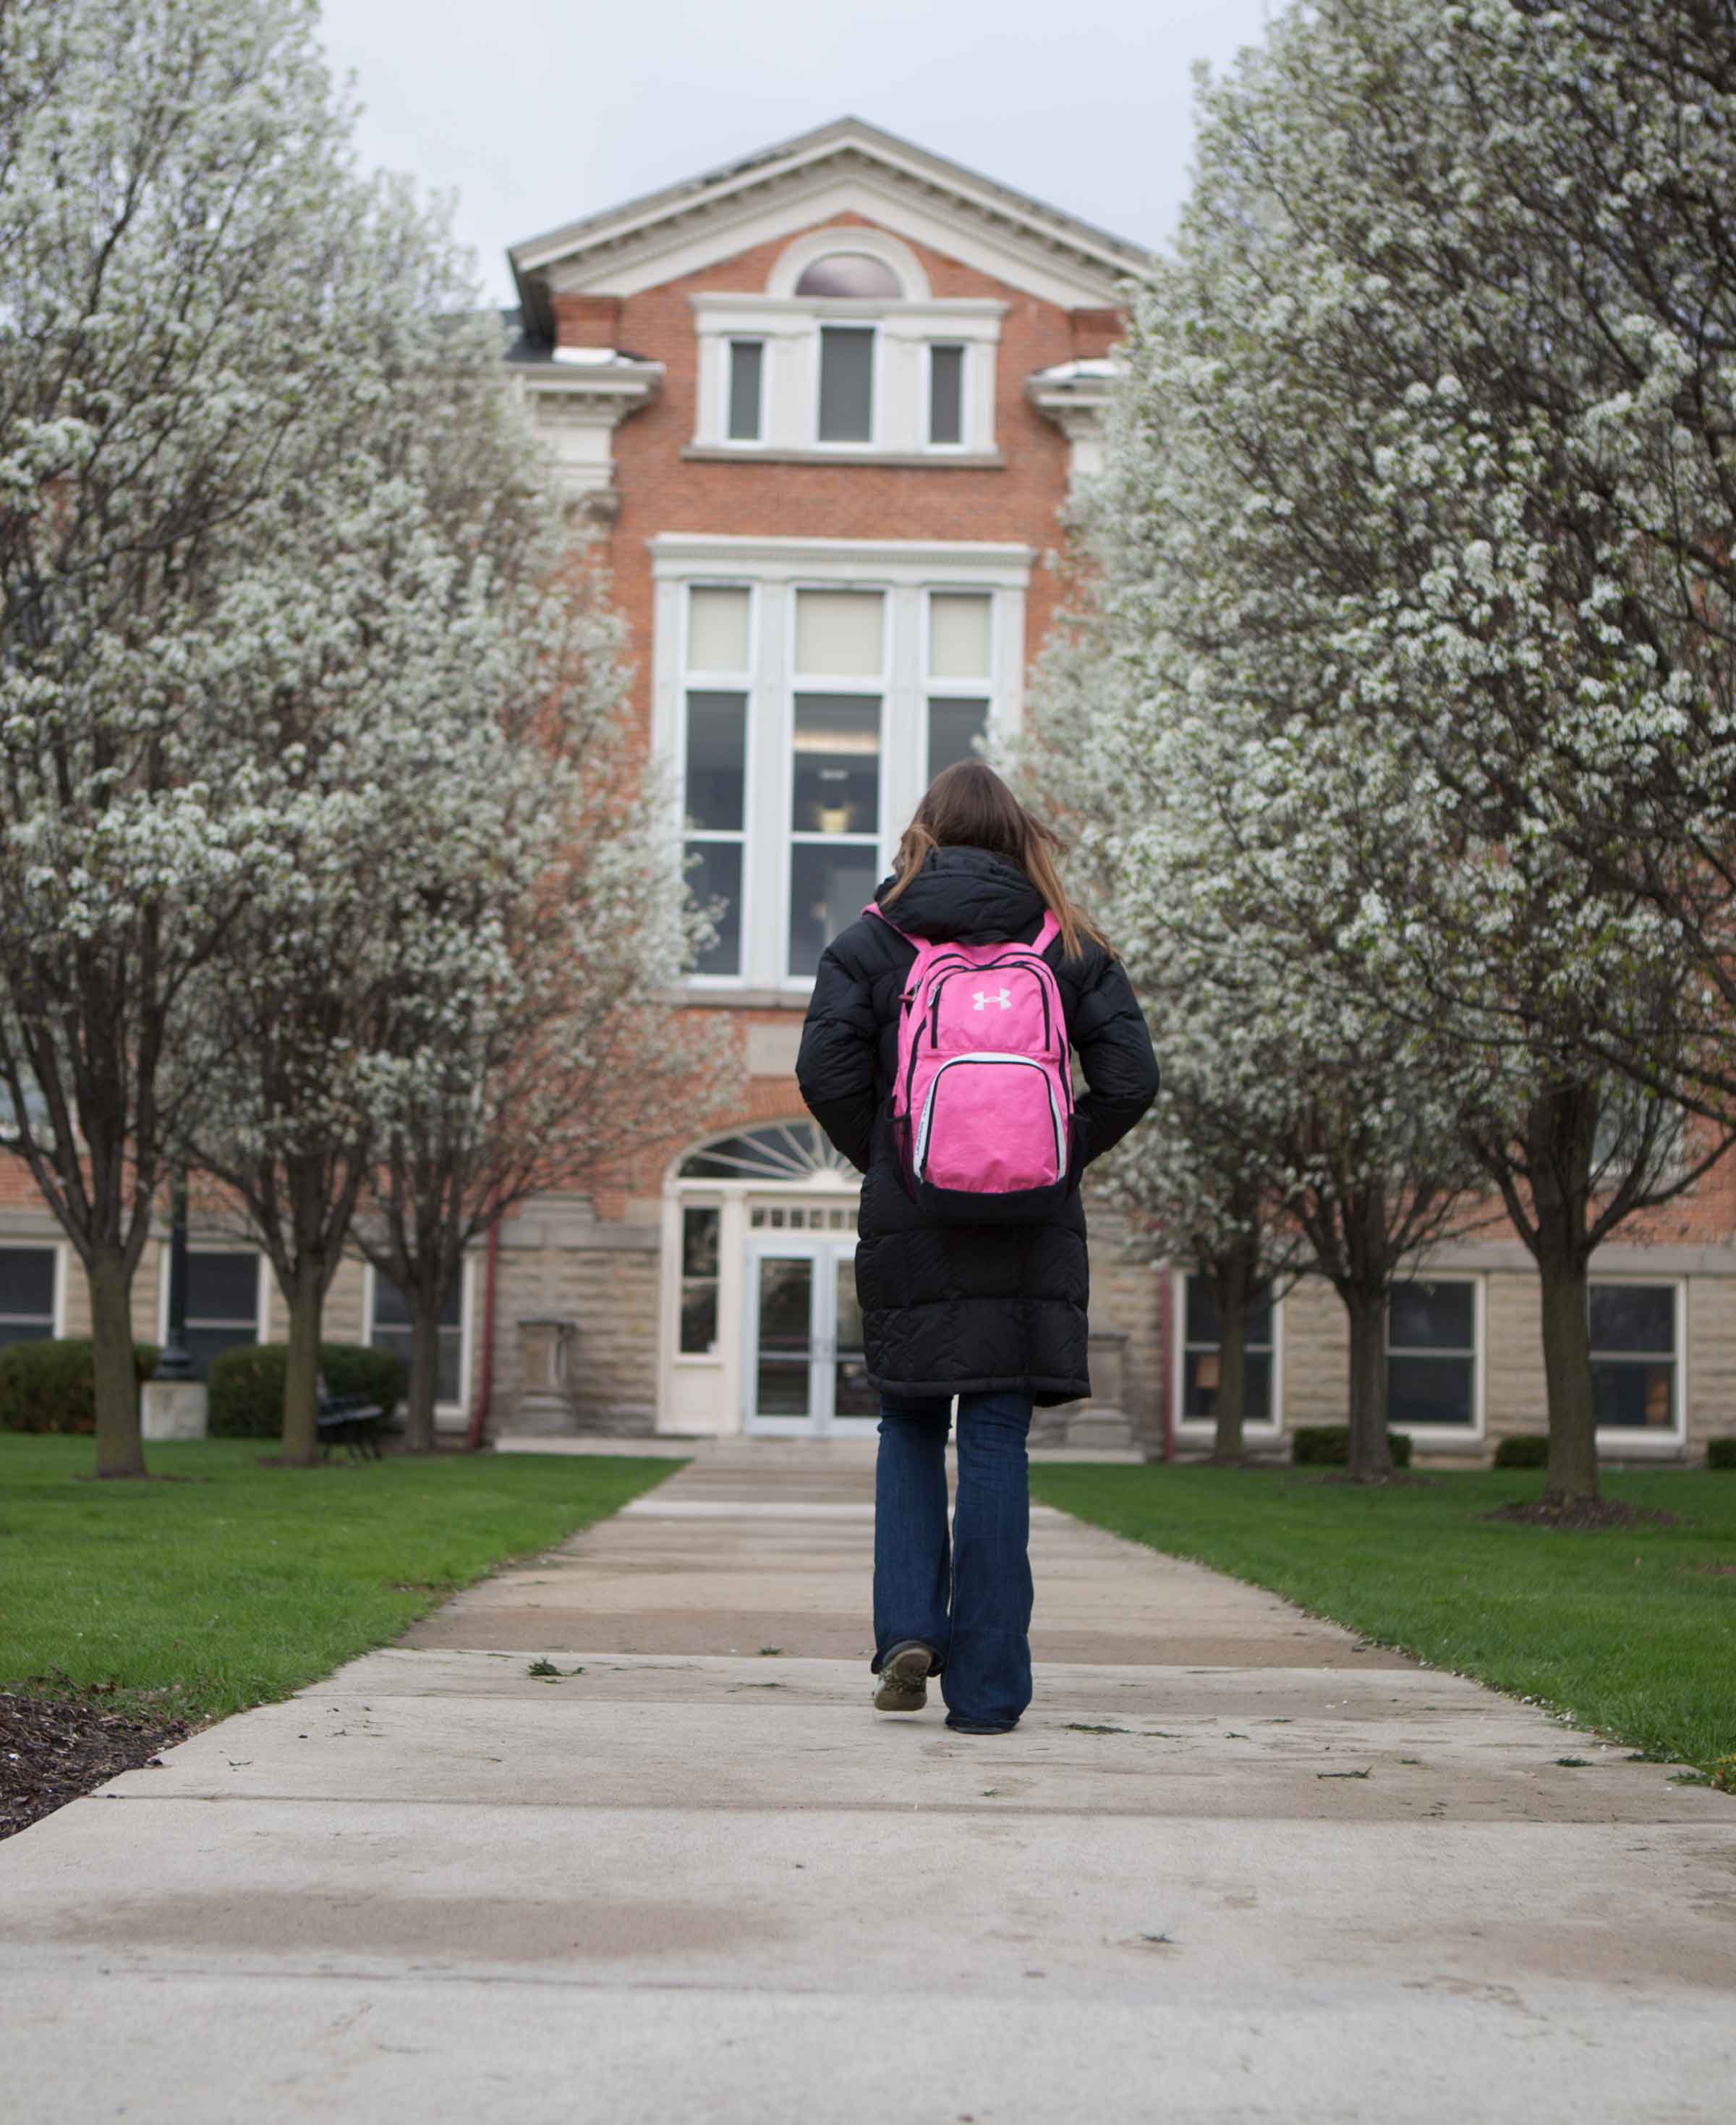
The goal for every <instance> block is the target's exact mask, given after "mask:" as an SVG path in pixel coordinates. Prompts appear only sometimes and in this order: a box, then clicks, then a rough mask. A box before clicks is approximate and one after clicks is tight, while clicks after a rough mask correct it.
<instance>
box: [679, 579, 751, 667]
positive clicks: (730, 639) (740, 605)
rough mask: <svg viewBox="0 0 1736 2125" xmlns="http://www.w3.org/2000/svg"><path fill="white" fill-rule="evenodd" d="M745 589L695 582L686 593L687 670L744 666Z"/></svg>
mask: <svg viewBox="0 0 1736 2125" xmlns="http://www.w3.org/2000/svg"><path fill="white" fill-rule="evenodd" d="M747 617H748V593H747V592H746V591H732V590H715V589H712V588H710V587H706V586H703V585H699V584H695V585H694V587H693V589H691V590H690V591H689V592H688V593H687V668H688V670H689V671H746V669H747Z"/></svg>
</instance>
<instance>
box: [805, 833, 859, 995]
mask: <svg viewBox="0 0 1736 2125" xmlns="http://www.w3.org/2000/svg"><path fill="white" fill-rule="evenodd" d="M874 858H875V851H874V850H873V849H871V848H863V847H852V846H849V844H848V843H844V844H842V845H840V846H833V847H830V848H829V847H827V846H826V844H825V843H824V842H823V841H798V842H797V844H796V846H795V847H794V848H793V849H792V850H790V887H789V894H790V909H789V970H790V972H791V973H793V974H812V973H817V972H818V971H819V968H820V954H821V953H822V952H823V951H824V950H825V949H826V946H827V945H829V944H830V942H831V941H832V940H833V938H834V937H835V936H836V935H838V933H839V931H840V930H842V929H843V928H844V926H845V925H846V924H847V923H850V922H854V921H855V919H856V917H857V916H859V914H860V913H861V912H862V910H863V905H864V904H865V903H866V902H867V900H868V895H869V894H870V893H872V892H873V889H874V873H875V869H876V868H877V866H876V864H875V860H874Z"/></svg>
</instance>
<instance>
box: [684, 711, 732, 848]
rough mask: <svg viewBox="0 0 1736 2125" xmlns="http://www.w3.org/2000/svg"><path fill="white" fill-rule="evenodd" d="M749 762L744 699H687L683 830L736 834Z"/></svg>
mask: <svg viewBox="0 0 1736 2125" xmlns="http://www.w3.org/2000/svg"><path fill="white" fill-rule="evenodd" d="M746 761H747V696H746V694H689V695H688V697H687V783H686V790H685V799H686V810H687V826H688V831H689V832H694V830H695V829H696V828H704V827H708V828H710V829H711V830H712V831H713V832H723V833H739V832H741V826H742V813H741V802H742V788H743V780H744V775H745V772H746Z"/></svg>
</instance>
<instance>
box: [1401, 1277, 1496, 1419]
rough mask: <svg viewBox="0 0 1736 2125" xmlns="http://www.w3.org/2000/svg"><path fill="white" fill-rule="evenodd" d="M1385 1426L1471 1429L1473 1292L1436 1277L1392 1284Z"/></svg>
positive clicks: (1474, 1410) (1459, 1283) (1474, 1373)
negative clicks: (1445, 1426)
mask: <svg viewBox="0 0 1736 2125" xmlns="http://www.w3.org/2000/svg"><path fill="white" fill-rule="evenodd" d="M1386 1421H1387V1423H1388V1424H1389V1425H1394V1426H1395V1427H1397V1428H1399V1429H1400V1430H1402V1429H1404V1428H1406V1427H1408V1426H1411V1425H1456V1426H1458V1427H1459V1428H1461V1430H1470V1429H1472V1428H1473V1427H1474V1426H1475V1424H1476V1421H1477V1288H1476V1286H1475V1284H1470V1283H1467V1282H1462V1281H1452V1280H1449V1279H1444V1278H1440V1277H1429V1278H1423V1277H1417V1278H1413V1279H1410V1280H1409V1282H1407V1283H1404V1284H1395V1285H1394V1286H1393V1287H1392V1289H1391V1291H1390V1293H1388V1296H1387V1300H1386Z"/></svg>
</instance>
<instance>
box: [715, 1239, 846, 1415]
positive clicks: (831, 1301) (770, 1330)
mask: <svg viewBox="0 0 1736 2125" xmlns="http://www.w3.org/2000/svg"><path fill="white" fill-rule="evenodd" d="M855 1263H856V1242H855V1240H854V1237H851V1238H846V1237H844V1236H843V1235H842V1234H839V1235H833V1234H831V1233H829V1232H754V1233H752V1234H750V1236H749V1238H748V1242H747V1278H746V1283H747V1293H746V1298H747V1318H746V1322H745V1324H744V1331H743V1336H742V1351H743V1359H744V1362H743V1364H742V1367H741V1379H742V1394H743V1402H742V1411H741V1417H742V1427H743V1429H744V1430H747V1431H750V1432H760V1433H764V1434H767V1435H773V1436H780V1437H783V1438H802V1439H839V1438H850V1437H853V1436H862V1437H868V1436H871V1435H872V1434H873V1430H874V1425H875V1422H876V1421H877V1418H878V1416H879V1414H880V1398H879V1397H878V1396H877V1394H876V1393H875V1392H873V1389H872V1388H870V1387H869V1386H868V1376H867V1373H866V1370H865V1369H864V1366H863V1356H862V1314H861V1311H860V1309H859V1307H858V1306H857V1304H856V1266H855Z"/></svg>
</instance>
